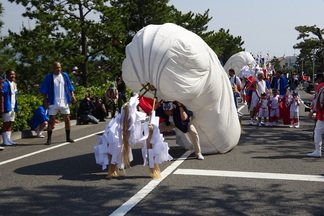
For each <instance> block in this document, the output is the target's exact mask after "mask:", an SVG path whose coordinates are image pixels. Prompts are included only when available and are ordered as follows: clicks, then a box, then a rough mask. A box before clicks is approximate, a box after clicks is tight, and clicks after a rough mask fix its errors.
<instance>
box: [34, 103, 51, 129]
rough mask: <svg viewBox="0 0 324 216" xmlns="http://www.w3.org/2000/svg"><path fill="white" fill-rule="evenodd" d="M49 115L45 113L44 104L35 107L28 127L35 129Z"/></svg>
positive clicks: (47, 118)
mask: <svg viewBox="0 0 324 216" xmlns="http://www.w3.org/2000/svg"><path fill="white" fill-rule="evenodd" d="M48 120H49V117H48V115H47V113H46V109H45V107H44V106H40V107H37V108H36V110H35V111H34V115H33V117H32V118H31V120H30V128H31V129H32V130H35V129H36V128H37V127H38V126H39V125H40V124H41V123H43V122H44V121H48Z"/></svg>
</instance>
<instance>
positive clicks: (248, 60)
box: [224, 51, 256, 74]
mask: <svg viewBox="0 0 324 216" xmlns="http://www.w3.org/2000/svg"><path fill="white" fill-rule="evenodd" d="M255 64H256V63H255V60H254V58H253V56H252V55H251V53H249V52H246V51H241V52H238V53H235V54H234V55H232V56H231V57H230V58H229V59H228V60H227V62H226V63H225V65H224V69H225V71H226V72H227V73H228V70H229V69H231V68H232V69H234V71H235V73H236V74H238V73H239V72H240V71H241V70H242V68H243V67H244V66H248V67H249V68H252V67H253V66H254V65H255Z"/></svg>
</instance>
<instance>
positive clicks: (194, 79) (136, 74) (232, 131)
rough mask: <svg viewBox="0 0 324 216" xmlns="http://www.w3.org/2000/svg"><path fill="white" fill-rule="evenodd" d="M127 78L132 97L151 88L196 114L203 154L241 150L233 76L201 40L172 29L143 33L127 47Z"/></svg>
mask: <svg viewBox="0 0 324 216" xmlns="http://www.w3.org/2000/svg"><path fill="white" fill-rule="evenodd" d="M122 76H123V79H124V81H125V83H126V85H127V86H128V87H129V88H131V89H132V90H133V91H139V90H140V89H141V88H142V84H146V83H150V84H151V85H153V86H154V87H155V88H156V89H157V97H158V98H159V99H164V100H167V101H175V100H176V101H179V102H181V103H183V104H184V105H185V106H186V107H187V108H188V109H189V110H191V111H193V113H194V118H193V124H194V125H195V126H196V129H197V131H198V134H199V137H200V144H201V149H202V153H204V154H206V153H218V152H220V153H225V152H228V151H230V150H231V149H232V148H233V147H234V146H236V145H237V143H238V140H239V138H240V133H241V128H240V124H239V119H238V115H237V111H236V108H235V104H234V99H233V92H232V89H231V85H230V82H229V80H228V76H227V74H226V72H225V71H224V68H223V67H222V66H221V64H220V62H219V60H218V58H217V55H216V54H215V53H214V52H213V50H211V49H210V48H209V46H208V45H207V44H206V43H205V42H204V41H203V40H202V39H201V38H200V37H199V36H198V35H196V34H194V33H192V32H190V31H188V30H186V29H184V28H182V27H180V26H177V25H175V24H171V23H166V24H163V25H148V26H146V27H144V28H143V29H141V30H140V31H139V32H138V33H137V34H136V35H135V36H134V38H133V40H132V42H131V43H130V44H128V45H127V47H126V59H125V60H124V62H123V66H122Z"/></svg>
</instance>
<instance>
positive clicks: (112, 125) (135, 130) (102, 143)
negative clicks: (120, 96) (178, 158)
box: [94, 95, 173, 170]
mask: <svg viewBox="0 0 324 216" xmlns="http://www.w3.org/2000/svg"><path fill="white" fill-rule="evenodd" d="M138 103H139V100H138V95H135V96H133V97H132V98H131V99H130V100H129V102H128V104H127V106H128V108H129V114H128V117H127V118H128V121H129V125H128V126H129V127H128V130H129V132H130V134H129V140H128V142H129V146H130V147H131V146H133V145H135V144H137V143H143V148H142V155H143V159H144V165H149V166H150V168H152V166H153V167H154V163H155V164H161V163H163V162H164V161H169V160H172V159H173V158H172V157H171V156H170V155H169V153H168V151H169V147H168V144H167V143H165V142H164V138H163V136H162V134H160V131H159V128H158V122H159V117H155V116H154V112H153V114H152V116H151V122H150V123H151V124H152V125H153V127H154V131H153V135H152V138H151V143H152V146H153V148H152V149H147V147H146V139H147V138H148V133H149V129H148V124H149V122H145V119H146V114H145V113H143V112H138V111H137V105H138ZM124 117H125V109H124V108H122V111H121V113H120V114H118V115H117V116H116V117H115V118H113V119H112V120H111V121H110V122H109V123H108V124H107V126H106V128H105V132H104V133H103V135H102V136H101V137H99V138H98V141H99V144H98V145H97V146H95V147H94V152H95V158H96V163H97V164H99V165H101V166H102V169H103V170H104V169H106V168H107V165H109V159H108V154H110V155H111V161H110V163H111V164H116V165H117V167H118V168H119V169H124V168H125V165H126V164H125V162H124V161H123V145H124V143H123V132H122V128H123V119H124ZM132 160H133V155H132V151H129V161H132Z"/></svg>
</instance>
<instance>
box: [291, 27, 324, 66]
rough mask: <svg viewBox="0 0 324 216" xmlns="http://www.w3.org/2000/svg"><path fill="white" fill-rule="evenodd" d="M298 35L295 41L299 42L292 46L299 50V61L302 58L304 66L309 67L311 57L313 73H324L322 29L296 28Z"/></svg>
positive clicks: (323, 30) (323, 31) (323, 32)
mask: <svg viewBox="0 0 324 216" xmlns="http://www.w3.org/2000/svg"><path fill="white" fill-rule="evenodd" d="M295 29H296V31H298V33H299V35H298V38H297V40H300V39H301V41H300V42H299V43H297V44H295V45H294V48H295V49H300V55H299V59H301V58H303V59H304V60H305V62H306V64H305V66H306V67H307V65H311V62H312V61H313V59H312V58H313V57H315V62H316V68H317V69H315V71H321V72H323V71H324V39H323V35H324V29H320V28H318V27H317V26H316V25H313V26H296V27H295Z"/></svg>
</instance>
